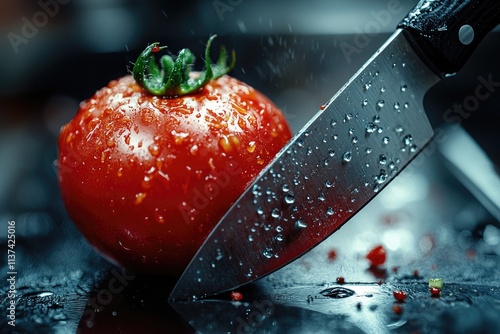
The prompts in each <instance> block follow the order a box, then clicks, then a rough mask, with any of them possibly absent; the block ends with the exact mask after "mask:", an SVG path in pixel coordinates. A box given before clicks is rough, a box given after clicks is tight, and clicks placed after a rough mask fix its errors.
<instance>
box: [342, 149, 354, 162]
mask: <svg viewBox="0 0 500 334" xmlns="http://www.w3.org/2000/svg"><path fill="white" fill-rule="evenodd" d="M351 159H352V153H351V151H347V152H345V153H344V154H343V155H342V160H343V161H344V162H349V161H351Z"/></svg>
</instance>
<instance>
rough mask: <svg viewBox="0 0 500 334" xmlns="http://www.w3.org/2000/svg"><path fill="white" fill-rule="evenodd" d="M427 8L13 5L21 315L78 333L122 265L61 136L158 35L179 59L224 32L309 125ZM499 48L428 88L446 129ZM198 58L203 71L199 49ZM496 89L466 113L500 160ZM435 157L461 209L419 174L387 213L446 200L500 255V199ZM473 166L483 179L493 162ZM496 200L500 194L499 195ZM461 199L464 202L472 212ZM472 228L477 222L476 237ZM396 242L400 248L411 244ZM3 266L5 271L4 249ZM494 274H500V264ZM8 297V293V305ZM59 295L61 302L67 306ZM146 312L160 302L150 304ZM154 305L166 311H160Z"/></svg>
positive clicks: (10, 139)
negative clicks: (82, 224)
mask: <svg viewBox="0 0 500 334" xmlns="http://www.w3.org/2000/svg"><path fill="white" fill-rule="evenodd" d="M416 3H417V1H416V0H370V1H368V0H350V1H341V0H310V1H299V0H288V1H272V2H271V1H264V0H214V1H201V0H199V1H184V2H181V1H175V2H174V1H159V0H157V1H138V0H40V1H35V0H33V1H27V0H22V1H21V0H2V1H1V2H0V24H1V26H0V37H1V38H0V226H1V227H0V240H1V241H2V244H3V242H4V241H5V236H6V223H7V221H9V220H15V221H16V223H17V225H16V227H17V235H16V237H17V238H18V244H17V250H18V251H19V254H20V255H19V257H18V259H19V263H18V265H19V272H20V273H21V271H22V275H21V274H20V275H19V286H20V287H22V288H23V289H24V290H23V289H21V292H22V293H23V296H24V299H22V300H21V305H24V306H25V308H24V309H22V308H21V309H20V310H21V311H19V312H21V313H20V317H21V316H22V315H24V318H23V319H24V320H20V323H21V324H23V326H25V329H26V330H27V331H29V330H33V328H38V329H40V328H43V329H44V330H46V331H47V332H61V333H64V332H66V331H69V332H72V331H73V330H76V326H77V324H78V323H79V320H80V317H81V314H82V312H83V310H84V308H85V305H86V301H87V300H86V297H87V296H89V295H91V294H92V291H94V292H95V291H98V288H99V286H100V284H103V283H102V282H103V280H104V281H105V279H106V277H108V276H109V272H110V270H111V268H113V267H112V266H111V265H110V264H108V263H107V262H105V261H103V260H102V259H101V258H100V257H99V256H97V255H96V254H95V253H94V252H93V251H92V249H91V248H90V247H89V246H88V245H87V244H86V242H85V241H84V240H83V239H82V238H81V236H80V235H79V234H78V232H77V231H76V230H75V229H74V228H73V226H72V224H71V222H70V221H69V219H68V217H67V214H66V212H65V210H64V208H63V206H62V204H61V201H60V197H59V192H58V188H57V178H56V171H55V168H54V163H53V162H54V160H55V159H56V157H57V147H56V140H57V136H58V133H59V129H60V127H61V125H63V124H65V123H66V122H68V121H69V120H70V119H71V118H72V117H73V115H74V114H75V113H76V111H77V109H78V105H79V103H80V101H83V100H85V99H87V98H89V97H90V96H91V95H92V94H93V93H94V92H95V91H96V90H98V89H99V88H101V87H103V86H105V85H106V84H107V83H108V82H109V81H111V80H113V79H115V78H118V77H120V76H123V75H126V74H128V73H129V72H130V70H131V67H132V64H133V62H134V61H135V59H136V57H137V55H138V54H139V53H140V52H141V51H142V50H143V49H144V48H145V46H146V45H147V44H148V43H151V42H155V41H159V42H161V43H162V44H163V45H167V46H168V47H169V50H171V51H172V52H173V53H174V54H176V53H177V51H178V50H179V49H180V48H183V47H189V48H190V49H191V50H192V51H193V52H194V54H197V55H201V54H202V52H203V50H204V45H205V43H206V41H207V38H208V36H209V35H211V34H217V35H218V36H219V38H218V39H217V41H216V43H218V44H224V45H226V46H227V47H228V48H230V49H234V50H236V53H237V64H236V68H235V70H234V71H233V72H232V75H233V76H235V77H237V78H239V79H240V80H242V81H245V82H247V83H249V84H250V85H252V86H254V87H255V88H257V89H259V90H260V91H262V92H264V93H265V94H266V95H268V96H269V97H270V98H271V99H272V100H273V101H274V102H275V103H276V104H277V105H278V106H279V107H280V108H281V109H282V110H283V111H284V113H285V115H286V117H287V118H288V120H289V122H290V124H291V126H292V129H293V130H294V131H298V130H299V129H300V128H301V127H302V126H303V125H304V124H305V123H306V122H307V121H308V120H309V119H310V118H311V117H312V116H313V115H314V114H315V113H316V112H317V110H318V107H319V106H320V105H322V104H323V103H324V102H326V101H327V100H329V99H330V97H331V96H332V95H333V94H334V93H335V92H336V91H337V90H338V89H339V88H340V87H341V86H342V85H343V84H344V83H345V82H346V81H347V80H348V79H349V78H350V77H351V76H352V75H353V74H354V73H355V72H356V70H357V69H358V68H359V67H360V66H361V65H362V64H363V63H364V62H365V61H366V60H367V59H368V58H369V57H370V56H371V55H372V54H373V53H374V52H375V51H376V50H377V48H378V47H379V46H381V44H382V43H383V42H384V41H385V40H386V39H387V38H388V37H389V36H390V34H391V33H392V32H393V31H394V30H395V28H396V26H397V24H398V22H399V21H400V20H401V19H402V18H403V17H404V16H405V15H406V13H407V12H408V11H409V10H410V9H411V8H413V7H414V6H415V4H416ZM383 14H385V15H383ZM499 45H500V30H499V29H498V28H497V29H496V30H495V31H493V32H492V33H490V34H489V35H488V36H487V37H486V38H485V40H484V41H483V42H482V44H481V45H480V47H479V48H478V50H477V52H476V53H475V54H474V55H473V57H472V58H471V59H470V61H469V62H468V63H467V65H466V66H465V67H464V68H463V70H462V71H461V72H460V73H458V74H457V75H456V76H454V77H451V78H448V79H446V80H443V81H442V82H441V83H439V84H438V85H436V86H435V87H434V88H433V89H432V90H431V91H430V92H429V94H428V96H427V98H426V101H425V105H426V111H427V113H428V115H429V117H430V118H431V120H432V122H433V124H434V126H435V127H436V128H438V129H443V130H444V129H447V128H448V127H449V126H450V125H451V123H450V121H449V119H448V118H447V117H446V116H445V115H447V110H449V109H453V108H454V105H461V104H463V103H464V101H465V99H466V98H467V97H469V96H474V94H475V90H476V87H477V86H478V85H479V84H481V81H480V79H478V78H479V77H482V78H485V79H486V80H488V78H492V80H493V81H494V82H500V62H498V59H499V58H500V47H499ZM214 49H216V48H214ZM349 50H350V51H349ZM214 58H215V55H214ZM198 66H199V67H200V68H201V67H202V63H201V62H200V58H199V59H198ZM495 89H496V90H498V91H494V92H492V93H491V95H490V97H488V98H487V99H485V100H481V101H480V103H479V104H478V105H477V107H476V108H474V110H473V112H471V114H470V116H468V117H466V118H464V117H459V118H458V119H455V121H458V123H460V124H461V125H462V126H463V128H464V129H465V131H466V133H468V134H469V135H470V136H471V138H472V139H470V140H473V141H475V142H476V143H477V145H478V147H476V146H473V148H472V149H471V150H472V151H463V152H460V154H461V155H462V156H464V157H465V158H467V157H472V156H475V153H476V151H474V150H478V149H479V150H480V151H484V153H485V154H486V156H487V157H488V158H489V159H490V162H493V163H494V164H495V165H496V166H499V165H500V150H499V149H498V147H499V146H498V145H499V133H500V127H499V121H500V87H496V88H495ZM473 151H474V152H473ZM425 156H426V157H427V159H426V161H427V162H422V163H421V164H420V165H421V166H423V167H419V166H416V167H415V168H414V173H417V174H419V175H421V178H420V179H418V180H420V181H421V182H422V183H423V184H426V185H427V187H424V188H425V191H430V190H429V189H430V188H432V187H431V186H432V185H435V184H440V183H443V184H444V185H445V188H443V189H446V191H444V190H443V193H440V194H441V196H442V197H443V198H447V199H448V201H451V202H453V201H455V205H452V204H453V203H451V204H450V202H446V203H448V204H449V205H448V204H446V205H444V204H443V206H441V207H439V208H438V209H436V208H435V206H434V205H435V204H436V203H435V202H432V198H431V197H427V196H425V194H427V192H425V191H424V193H423V194H424V195H422V192H420V193H419V191H422V187H421V185H420V186H419V185H418V182H417V183H415V182H413V183H411V182H410V183H406V184H405V183H404V182H401V183H402V185H401V184H400V186H399V187H402V188H404V189H406V190H405V191H406V192H403V194H407V195H408V194H410V193H413V194H417V195H418V194H420V196H416V197H411V196H410V197H408V196H406V197H405V196H401V192H398V189H401V188H396V186H394V187H393V188H394V189H395V190H394V192H393V193H392V194H393V195H394V194H396V195H394V196H395V197H397V198H400V199H401V198H402V202H401V203H400V204H398V202H397V200H394V197H392V200H391V199H387V198H386V199H385V200H380V201H379V202H377V203H378V204H379V205H380V206H381V208H382V209H383V210H382V211H383V212H382V213H381V215H383V216H384V217H385V216H386V214H388V213H391V212H392V211H393V210H395V208H396V209H398V210H399V209H400V208H401V207H403V206H405V205H409V204H408V203H411V201H412V200H413V201H419V203H420V204H419V205H420V206H413V208H420V210H422V208H423V210H424V211H425V210H426V208H428V209H431V208H433V209H432V210H434V209H435V210H437V211H435V212H434V213H435V215H437V216H439V215H441V218H440V219H437V220H438V221H443V220H447V222H452V223H450V225H449V226H451V227H450V228H452V230H453V231H454V233H456V235H457V238H456V239H453V241H454V242H456V241H457V240H458V236H459V235H462V238H466V239H467V240H468V241H467V243H466V246H463V247H462V246H460V247H462V248H460V249H463V250H465V249H469V247H471V245H472V244H471V243H473V241H470V240H472V239H474V238H475V239H474V240H475V241H474V242H479V243H480V244H481V247H482V248H481V247H480V250H481V251H483V250H485V251H486V252H487V253H488V254H493V255H494V256H496V259H497V258H498V255H499V254H500V250H499V247H500V232H499V231H500V230H499V229H498V226H499V225H498V216H495V212H496V211H495V210H498V207H496V208H495V205H494V203H493V204H492V203H491V202H492V199H491V198H490V199H488V198H487V199H484V198H481V194H479V195H478V194H477V189H476V190H471V189H474V185H472V186H470V185H469V184H467V183H468V182H469V183H470V177H466V176H465V177H464V176H463V175H462V174H460V171H459V172H458V173H453V172H456V169H457V168H449V169H448V167H446V166H449V165H450V164H451V165H453V162H451V163H450V159H449V158H447V157H446V154H444V156H445V157H444V158H443V156H442V155H437V154H435V152H434V151H433V152H429V153H428V154H426V155H425ZM436 161H437V162H436ZM469 162H470V163H471V164H472V161H469ZM435 163H437V164H438V167H436V166H434V164H435ZM429 164H431V165H429ZM472 165H473V164H472ZM424 167H425V168H424ZM455 167H456V166H455ZM497 170H498V169H497ZM473 173H475V174H476V175H477V174H481V169H475V172H473ZM453 175H458V176H453ZM460 175H462V176H460ZM411 179H413V180H414V178H411ZM488 180H493V181H491V182H493V183H494V182H498V174H496V179H495V178H494V177H493V178H492V176H491V174H490V175H489V176H488V179H487V181H486V183H488ZM483 181H484V180H483ZM412 187H413V188H412ZM415 187H416V188H415ZM471 187H472V188H471ZM387 193H389V191H387ZM479 193H481V191H479ZM493 195H494V196H496V199H498V193H496V194H493ZM387 196H389V195H387ZM405 198H406V199H405ZM408 198H410V199H409V200H408ZM452 199H453V201H452ZM384 201H385V202H384ZM493 202H494V200H493ZM457 203H461V204H460V207H457V206H456V204H457ZM497 204H498V203H497ZM464 210H465V213H464V212H463V211H464ZM389 217H391V216H390V215H389ZM388 219H389V218H388ZM426 228H430V227H429V226H427V227H426ZM355 229H356V228H355ZM463 231H467V233H466V234H465V236H464V234H463V233H462V232H463ZM485 231H486V235H487V237H486V239H484V235H485ZM426 232H427V231H420V232H418V233H422V234H425V233H426ZM411 233H417V232H416V231H413V230H412V232H411ZM460 233H462V234H460ZM416 240H417V241H416V242H418V240H420V239H416ZM394 247H396V248H395V249H396V250H397V248H398V247H399V246H394ZM401 247H403V246H402V244H401ZM426 247H427V246H426ZM496 261H498V260H496ZM0 263H1V264H2V268H4V265H5V264H6V260H5V257H4V256H3V255H2V257H1V260H0ZM95 268H99V270H97V269H95ZM2 275H3V274H2ZM353 275H354V274H353ZM485 276H488V275H485ZM276 277H278V276H276ZM490 277H493V278H496V279H498V271H495V272H494V273H493V274H492V275H490ZM307 279H310V277H309V278H307ZM2 281H3V280H2ZM150 283H151V282H150ZM497 283H499V282H498V281H497ZM96 289H97V290H96ZM44 293H45V294H44ZM132 295H134V294H132ZM82 296H83V297H82ZM4 297H5V296H4V295H2V296H0V300H2V302H5V299H4ZM55 297H58V298H59V300H58V301H57V300H56V301H54V298H55ZM47 298H49V299H47ZM50 298H52V299H50ZM124 298H125V297H124ZM125 299H126V298H125ZM120 300H121V299H120ZM156 302H157V301H155V302H152V305H156V304H155V303H156ZM57 303H59V304H57ZM68 303H69V305H72V306H71V307H73V309H72V311H70V312H69V313H68V312H67V309H68V308H66V309H64V308H63V310H61V308H62V306H61V307H59V308H58V307H55V306H54V305H68ZM150 305H151V304H150ZM134 307H136V306H135V304H134ZM141 307H146V308H147V310H151V306H144V305H142V306H141ZM148 307H149V308H148ZM132 309H134V308H133V307H132ZM61 312H62V313H61ZM146 313H147V312H146ZM47 314H51V317H52V318H51V319H52V320H51V321H52V322H51V321H49V322H47V320H43V319H44V317H45V316H46V315H47ZM68 314H69V315H68ZM150 314H152V317H153V318H154V317H155V314H156V313H154V312H150ZM54 319H55V320H54ZM155 319H156V320H158V319H157V318H155ZM172 319H173V320H172ZM167 320H168V321H173V322H174V323H181V325H178V326H180V327H179V328H182V329H183V330H187V331H189V330H188V329H186V328H188V327H189V326H187V327H185V324H182V322H179V321H178V319H177V318H176V316H174V315H172V316H171V317H167ZM1 321H4V319H2V320H1ZM1 321H0V323H1ZM152 322H154V321H152ZM160 323H161V322H160ZM34 324H36V325H34ZM69 324H71V326H73V327H71V326H70V325H69ZM68 326H69V327H68ZM84 327H85V326H84ZM68 328H69V329H68ZM85 329H88V328H86V327H85ZM41 332H43V331H41Z"/></svg>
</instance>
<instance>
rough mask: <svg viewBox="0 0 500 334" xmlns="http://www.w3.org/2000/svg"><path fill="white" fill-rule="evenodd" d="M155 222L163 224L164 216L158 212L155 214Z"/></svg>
mask: <svg viewBox="0 0 500 334" xmlns="http://www.w3.org/2000/svg"><path fill="white" fill-rule="evenodd" d="M155 220H156V222H157V223H158V224H165V216H164V215H163V214H162V213H160V212H157V213H155Z"/></svg>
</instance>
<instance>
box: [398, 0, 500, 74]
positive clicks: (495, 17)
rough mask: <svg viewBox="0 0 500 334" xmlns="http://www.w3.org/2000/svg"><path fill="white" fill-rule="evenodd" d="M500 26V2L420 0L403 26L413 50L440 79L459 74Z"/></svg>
mask: <svg viewBox="0 0 500 334" xmlns="http://www.w3.org/2000/svg"><path fill="white" fill-rule="evenodd" d="M498 23H500V0H441V1H440V0H437V1H436V0H421V1H419V3H418V4H417V5H416V6H415V8H414V9H413V10H412V11H410V13H409V14H408V15H407V16H406V17H405V18H404V19H403V20H402V21H401V22H400V24H399V26H398V27H399V28H403V29H404V30H405V31H406V32H407V35H410V40H411V42H412V44H413V47H414V48H415V49H416V50H417V52H418V53H419V54H420V55H421V56H422V57H423V58H424V60H425V61H426V62H427V64H428V65H429V66H430V67H431V68H432V69H433V70H434V71H435V72H437V73H438V74H440V75H441V76H445V75H449V74H453V73H456V72H457V71H458V70H460V69H461V68H462V66H463V65H464V64H465V62H466V61H467V60H468V59H469V57H470V55H471V54H472V52H473V51H474V50H475V49H476V47H477V45H478V44H479V42H481V40H482V39H483V38H484V36H485V35H486V34H487V33H488V32H489V31H490V30H492V29H493V28H494V27H495V26H496V25H497V24H498Z"/></svg>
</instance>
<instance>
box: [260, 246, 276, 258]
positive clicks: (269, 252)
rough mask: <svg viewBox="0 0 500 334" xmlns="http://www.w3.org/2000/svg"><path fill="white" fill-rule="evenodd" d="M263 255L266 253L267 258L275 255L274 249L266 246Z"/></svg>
mask: <svg viewBox="0 0 500 334" xmlns="http://www.w3.org/2000/svg"><path fill="white" fill-rule="evenodd" d="M262 255H264V256H265V257H266V258H268V259H270V258H272V257H273V255H274V254H273V250H272V249H271V248H266V249H265V250H264V252H262Z"/></svg>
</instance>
